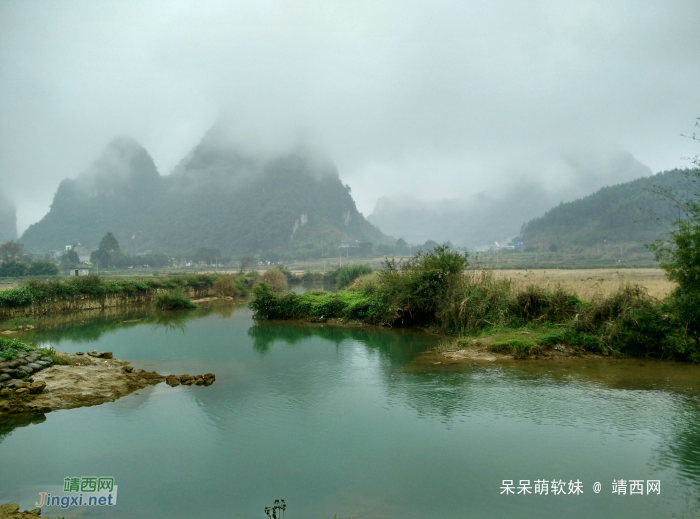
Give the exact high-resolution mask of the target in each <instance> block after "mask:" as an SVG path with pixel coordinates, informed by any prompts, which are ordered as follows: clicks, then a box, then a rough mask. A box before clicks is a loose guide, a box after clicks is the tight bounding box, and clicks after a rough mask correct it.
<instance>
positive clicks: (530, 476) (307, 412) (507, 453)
mask: <svg viewBox="0 0 700 519" xmlns="http://www.w3.org/2000/svg"><path fill="white" fill-rule="evenodd" d="M139 315H140V314H139V313H138V312H132V314H130V315H128V316H120V318H122V319H124V318H134V317H138V316H139ZM143 315H145V316H146V317H147V319H146V321H144V322H143V323H136V324H129V325H124V324H121V325H120V324H113V321H114V320H116V318H115V316H110V317H104V318H100V317H96V318H89V319H88V318H85V319H82V320H78V319H73V320H71V321H65V322H62V321H56V322H54V324H53V325H52V326H49V327H47V328H43V329H42V330H43V331H37V332H35V333H33V334H31V335H29V336H27V337H26V338H27V340H29V341H33V342H37V343H41V344H42V345H44V346H54V347H56V348H57V349H58V350H61V351H68V352H75V351H87V350H91V349H97V350H105V351H113V352H114V355H115V357H118V358H121V359H126V360H130V361H132V364H133V365H134V366H135V367H137V368H144V369H147V370H149V371H150V370H156V371H158V372H159V373H176V374H180V373H189V374H197V373H205V372H213V373H215V374H216V383H215V384H214V385H212V386H210V387H183V386H179V387H176V388H170V387H169V386H167V385H165V384H160V385H158V386H155V387H150V388H147V389H144V390H141V391H138V392H137V393H136V394H132V395H129V396H127V397H124V398H122V399H120V400H118V401H116V402H113V403H107V404H103V405H100V406H95V407H87V408H80V409H73V410H66V411H58V412H54V413H50V414H48V415H47V416H46V420H45V421H43V422H41V423H32V424H19V423H15V424H7V423H6V424H3V425H0V503H12V502H18V501H19V500H20V491H21V488H22V487H23V486H25V485H62V484H63V480H64V478H65V477H67V476H113V477H114V478H115V482H116V483H117V484H118V486H119V494H118V504H117V505H116V506H114V507H112V508H101V509H96V508H82V509H69V510H65V511H61V510H58V509H54V510H55V511H53V510H49V511H44V513H43V515H48V516H49V517H58V516H65V517H66V518H71V517H86V518H87V517H128V518H161V517H162V518H173V519H174V518H199V517H203V518H204V517H207V518H208V517H212V518H213V517H216V518H223V517H227V518H228V517H230V518H250V519H254V518H264V517H265V514H264V512H263V508H264V507H265V506H267V505H271V504H272V502H273V500H274V499H276V498H283V499H285V500H286V502H287V511H286V517H287V518H288V519H294V518H325V519H332V518H333V516H334V514H337V515H338V517H342V518H346V517H353V518H402V519H408V518H419V517H420V518H442V519H447V518H464V517H476V518H490V517H493V518H505V517H514V518H520V517H538V518H561V517H591V518H593V517H611V518H612V517H614V518H635V519H639V518H646V517H649V518H652V517H653V518H658V517H694V518H697V517H700V485H699V484H700V387H699V386H698V380H699V378H700V377H699V376H700V367H698V366H692V365H684V364H676V363H670V362H655V361H646V360H630V359H626V360H617V361H615V360H610V361H597V362H594V361H585V362H584V361H570V362H556V363H555V362H522V361H520V362H517V361H513V362H501V363H486V362H480V363H476V362H475V363H468V362H465V363H459V364H457V363H454V364H447V363H445V362H442V363H441V364H436V362H441V361H440V358H438V357H437V356H435V355H434V354H432V353H426V351H427V350H430V348H432V347H433V346H434V345H435V343H436V338H435V337H433V336H430V335H428V334H425V333H421V332H416V331H408V330H396V329H393V330H387V329H378V328H371V329H370V328H345V327H332V326H321V325H301V324H290V323H273V322H261V323H256V322H254V321H253V320H252V317H251V314H250V311H249V310H248V309H246V308H245V307H220V308H217V309H214V310H213V311H212V310H211V309H209V310H195V311H194V312H192V313H188V314H170V315H168V316H163V315H161V316H160V317H158V316H156V317H154V315H153V314H145V313H144V314H143ZM443 360H444V359H443ZM538 479H543V480H547V481H551V480H564V481H565V482H566V483H567V487H566V488H567V492H568V483H569V481H574V482H575V481H577V480H579V481H580V482H581V484H582V490H583V494H580V495H575V494H568V493H567V494H559V495H552V492H551V490H550V492H549V494H548V495H535V494H534V483H535V480H538ZM619 479H624V480H625V481H629V480H643V481H645V482H646V481H647V480H659V481H660V494H658V495H657V494H653V495H647V494H646V484H645V485H644V490H645V492H644V495H630V494H629V491H628V492H627V494H626V495H618V494H612V483H613V480H619ZM503 480H513V481H514V484H515V486H516V491H517V486H519V485H518V483H519V481H520V480H530V483H531V485H532V486H533V489H532V490H533V493H532V494H520V495H518V494H515V495H505V494H501V487H502V486H503V485H502V481H503ZM596 482H600V483H601V491H600V493H595V492H594V490H593V488H594V483H596Z"/></svg>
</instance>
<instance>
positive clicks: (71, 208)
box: [21, 128, 387, 257]
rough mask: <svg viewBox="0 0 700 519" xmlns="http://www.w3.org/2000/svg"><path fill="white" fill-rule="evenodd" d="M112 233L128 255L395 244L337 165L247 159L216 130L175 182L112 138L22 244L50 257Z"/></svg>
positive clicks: (301, 253) (143, 154) (133, 147)
mask: <svg viewBox="0 0 700 519" xmlns="http://www.w3.org/2000/svg"><path fill="white" fill-rule="evenodd" d="M107 231H112V232H113V233H114V235H115V236H116V237H117V239H118V240H119V242H120V243H121V245H122V249H123V250H124V251H125V252H129V253H135V252H143V251H145V250H152V251H161V252H166V253H180V252H189V251H194V250H196V249H198V248H200V247H212V248H218V249H220V250H221V251H222V252H223V253H228V254H233V255H250V254H257V253H270V252H274V253H279V254H284V255H286V256H289V257H305V256H307V255H311V254H314V255H315V254H320V250H321V247H322V246H328V245H330V244H337V243H339V242H340V241H341V240H347V239H353V240H360V241H369V242H373V243H381V242H384V241H386V240H387V237H386V236H385V235H384V234H382V233H381V231H379V230H378V229H377V228H376V227H374V226H372V225H371V224H370V223H369V222H367V221H366V220H365V219H364V217H363V216H362V215H361V214H360V213H359V212H358V211H357V209H356V207H355V202H354V201H353V199H352V197H351V195H350V189H349V188H348V187H346V186H344V185H343V184H342V183H341V181H340V178H339V176H338V172H337V170H336V168H335V166H334V165H333V164H332V163H330V162H328V161H322V160H320V159H319V158H317V157H315V156H313V155H311V154H309V153H307V152H303V151H298V152H294V153H288V154H284V155H279V156H270V157H268V156H262V155H255V154H246V153H244V152H241V151H239V150H238V149H237V148H236V146H235V145H234V144H232V143H231V142H229V141H227V140H226V138H225V136H224V135H223V134H222V133H221V132H219V131H218V129H217V128H214V129H212V130H211V131H210V132H209V133H208V134H207V135H206V136H205V137H204V139H203V140H202V142H201V143H200V144H199V145H198V146H197V147H196V148H195V149H194V150H193V151H192V152H191V153H190V154H189V155H188V156H187V157H186V158H185V159H183V161H182V162H181V163H180V164H179V165H178V166H177V167H176V168H175V170H174V171H173V173H172V174H171V175H168V176H160V175H159V174H158V171H157V170H156V167H155V165H154V163H153V160H152V159H151V157H150V156H149V155H148V153H147V151H146V150H145V149H144V148H143V147H141V146H140V145H139V144H138V143H137V142H135V141H134V140H132V139H129V138H120V139H116V140H115V141H113V142H112V143H111V144H110V145H109V146H108V147H107V149H106V150H105V152H104V153H103V154H102V156H101V157H100V158H99V159H98V160H97V161H96V162H95V163H94V164H93V165H92V166H91V167H90V168H89V169H88V170H87V171H86V172H85V173H83V174H82V175H80V176H79V177H78V178H76V179H74V180H73V179H66V180H64V181H63V182H62V183H61V184H60V186H59V188H58V190H57V192H56V195H55V197H54V200H53V204H52V206H51V210H50V211H49V213H48V214H47V215H46V216H45V217H44V218H43V219H42V220H41V221H40V222H38V223H36V224H34V225H32V226H30V227H29V228H28V229H27V231H26V232H25V233H24V235H23V236H22V238H21V240H22V242H23V243H24V244H25V246H26V247H27V249H28V250H30V251H33V252H46V251H48V250H50V249H59V248H63V247H64V246H65V245H66V244H72V243H76V242H81V243H82V244H83V245H86V246H88V247H96V245H97V244H98V243H99V241H100V239H101V237H102V236H103V235H104V234H105V232H107Z"/></svg>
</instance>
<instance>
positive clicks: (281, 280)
mask: <svg viewBox="0 0 700 519" xmlns="http://www.w3.org/2000/svg"><path fill="white" fill-rule="evenodd" d="M260 282H261V283H266V284H267V285H268V286H269V287H270V289H272V291H273V292H277V293H281V292H286V291H287V290H289V283H287V276H285V275H284V274H283V273H282V272H281V271H280V269H278V268H277V267H273V268H270V269H267V270H266V271H265V273H264V274H263V275H262V276H260Z"/></svg>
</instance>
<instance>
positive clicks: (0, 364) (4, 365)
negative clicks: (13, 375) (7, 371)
mask: <svg viewBox="0 0 700 519" xmlns="http://www.w3.org/2000/svg"><path fill="white" fill-rule="evenodd" d="M8 365H9V362H7V361H5V362H0V369H3V368H6V367H8Z"/></svg>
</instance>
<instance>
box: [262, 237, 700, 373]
mask: <svg viewBox="0 0 700 519" xmlns="http://www.w3.org/2000/svg"><path fill="white" fill-rule="evenodd" d="M468 267H469V265H468V262H467V257H466V255H462V254H459V253H456V252H452V251H450V250H449V249H446V248H444V247H438V248H436V249H435V250H434V251H431V252H429V253H421V254H417V255H416V256H414V257H413V258H411V259H409V260H408V261H406V262H403V263H396V262H394V261H387V262H386V263H385V265H384V268H383V269H382V270H380V271H378V272H376V273H375V274H372V275H369V276H364V277H361V278H359V279H357V280H356V281H355V282H354V283H353V284H352V285H351V286H350V287H349V288H348V290H347V291H345V292H337V293H326V292H310V293H306V294H285V295H275V294H274V293H273V292H272V291H271V290H269V288H268V287H266V285H265V284H264V283H263V284H260V285H259V286H258V287H257V288H256V289H255V292H254V293H255V297H254V299H253V301H252V302H251V303H250V306H251V308H252V309H253V311H254V313H255V316H256V317H257V318H260V319H302V320H311V321H318V320H326V319H343V320H354V321H360V322H363V323H368V324H385V325H392V326H396V325H402V324H403V325H418V326H422V327H426V328H430V329H432V330H433V331H436V332H440V333H444V334H450V335H454V336H458V337H466V338H469V337H478V336H484V335H485V334H489V333H493V332H497V331H500V332H503V331H504V330H506V331H513V332H519V331H525V332H528V334H530V335H533V332H534V335H533V336H530V335H527V334H521V336H520V337H517V338H512V340H515V341H516V342H514V343H513V344H510V345H509V346H510V347H511V349H513V348H514V349H515V350H517V349H518V348H519V349H522V350H527V351H529V348H531V347H532V346H533V345H536V346H538V347H540V348H553V347H555V346H556V345H558V344H565V345H570V346H576V347H579V348H583V349H585V350H586V351H590V352H592V353H596V354H602V355H633V356H648V357H656V358H673V359H678V360H690V361H694V362H699V361H700V348H698V341H697V337H695V336H694V335H693V334H692V333H690V332H689V331H688V330H689V328H688V325H687V323H685V322H684V321H683V319H682V318H681V317H680V314H679V312H678V311H677V304H678V302H677V300H676V299H675V298H674V294H671V295H670V296H668V297H666V298H663V299H657V298H654V297H652V296H650V295H649V293H648V291H647V290H646V289H644V288H643V287H640V286H636V285H633V284H626V285H621V286H620V287H619V288H618V289H617V290H616V291H615V292H613V293H611V294H608V295H606V296H600V297H595V298H592V299H591V300H588V301H584V300H582V299H580V298H579V297H578V296H577V295H576V294H575V293H574V292H573V291H571V290H567V289H566V288H563V287H562V286H554V287H543V286H540V285H536V284H528V285H521V284H515V283H513V282H512V281H510V280H509V279H506V278H499V277H496V276H495V275H494V273H493V272H490V271H483V270H480V271H474V270H468ZM516 339H517V340H516ZM518 340H519V341H520V342H517V341H518ZM503 346H504V347H505V346H508V345H503Z"/></svg>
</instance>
